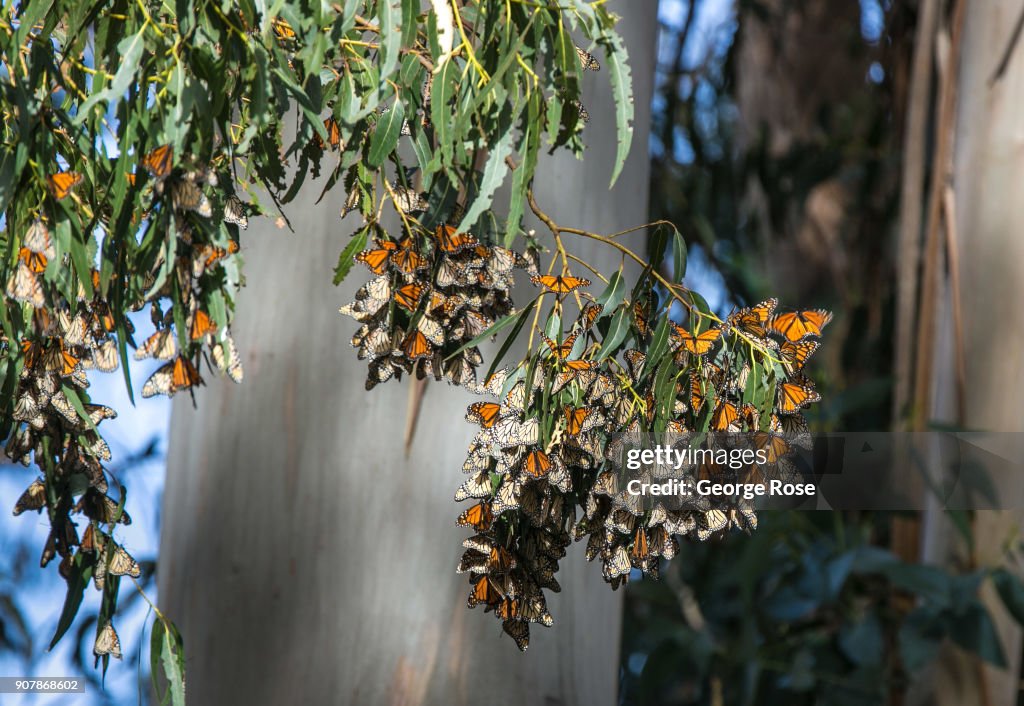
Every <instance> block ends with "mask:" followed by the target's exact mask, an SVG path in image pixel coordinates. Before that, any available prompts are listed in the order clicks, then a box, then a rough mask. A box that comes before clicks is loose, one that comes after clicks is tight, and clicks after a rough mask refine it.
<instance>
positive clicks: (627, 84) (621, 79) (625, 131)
mask: <svg viewBox="0 0 1024 706" xmlns="http://www.w3.org/2000/svg"><path fill="white" fill-rule="evenodd" d="M601 42H602V44H603V45H604V48H605V57H606V59H607V64H608V74H609V77H610V80H611V84H612V96H613V97H614V98H615V129H616V132H617V136H618V147H617V148H616V151H615V167H614V168H613V169H612V180H611V186H614V185H615V182H616V180H617V179H618V178H619V174H620V173H622V168H623V167H624V166H625V165H626V157H628V156H629V148H630V146H631V145H632V143H633V117H634V113H633V80H632V78H631V76H630V72H629V63H628V56H627V54H626V45H625V44H624V43H623V41H622V37H620V36H619V35H618V34H616V33H615V32H611V31H609V32H606V33H604V34H603V35H602V37H601Z"/></svg>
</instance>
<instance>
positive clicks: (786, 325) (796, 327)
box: [769, 309, 832, 342]
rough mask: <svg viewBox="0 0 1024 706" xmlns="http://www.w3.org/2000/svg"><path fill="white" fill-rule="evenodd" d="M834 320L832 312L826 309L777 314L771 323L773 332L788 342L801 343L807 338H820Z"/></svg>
mask: <svg viewBox="0 0 1024 706" xmlns="http://www.w3.org/2000/svg"><path fill="white" fill-rule="evenodd" d="M831 320H832V312H831V311H825V310H824V309H813V310H810V311H793V312H789V313H786V314H776V315H775V316H773V317H772V319H771V321H770V322H769V326H770V328H771V330H772V331H774V332H775V333H778V334H779V335H781V336H784V337H785V338H786V340H788V341H793V342H796V341H799V340H801V339H802V338H805V337H806V336H820V335H821V331H822V329H824V328H825V326H826V325H827V324H828V322H829V321H831Z"/></svg>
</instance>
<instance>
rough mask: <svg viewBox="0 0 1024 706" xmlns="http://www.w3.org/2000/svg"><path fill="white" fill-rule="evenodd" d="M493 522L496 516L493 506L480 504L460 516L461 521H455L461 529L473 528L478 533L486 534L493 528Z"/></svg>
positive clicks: (485, 503)
mask: <svg viewBox="0 0 1024 706" xmlns="http://www.w3.org/2000/svg"><path fill="white" fill-rule="evenodd" d="M493 521H494V514H493V513H492V512H491V504H490V503H488V502H479V503H477V504H476V505H474V506H473V507H471V508H469V509H468V510H466V511H465V512H464V513H462V514H461V515H459V519H457V520H455V524H457V525H459V526H460V527H467V526H468V527H472V528H473V529H475V530H476V531H477V532H486V531H487V530H489V529H490V528H491V522H493Z"/></svg>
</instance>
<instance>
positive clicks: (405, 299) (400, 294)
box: [395, 282, 423, 311]
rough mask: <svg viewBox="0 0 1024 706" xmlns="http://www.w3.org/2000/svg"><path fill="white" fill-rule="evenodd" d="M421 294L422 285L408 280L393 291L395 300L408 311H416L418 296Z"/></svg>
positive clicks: (418, 301)
mask: <svg viewBox="0 0 1024 706" xmlns="http://www.w3.org/2000/svg"><path fill="white" fill-rule="evenodd" d="M422 294H423V285H422V284H417V283H416V282H410V283H409V284H406V285H402V286H401V287H399V289H398V291H396V292H395V302H396V303H397V304H398V305H399V306H400V307H403V308H405V309H408V310H409V311H416V306H417V305H418V304H419V303H420V296H422Z"/></svg>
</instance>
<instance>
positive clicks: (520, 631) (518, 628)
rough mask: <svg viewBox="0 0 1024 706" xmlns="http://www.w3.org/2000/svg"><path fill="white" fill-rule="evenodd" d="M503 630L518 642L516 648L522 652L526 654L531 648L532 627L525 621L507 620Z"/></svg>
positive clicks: (502, 626)
mask: <svg viewBox="0 0 1024 706" xmlns="http://www.w3.org/2000/svg"><path fill="white" fill-rule="evenodd" d="M501 629H502V630H504V631H505V633H506V634H507V635H508V636H509V637H511V638H512V639H513V640H515V641H516V647H518V648H519V651H520V652H526V648H527V647H529V646H530V625H529V623H527V622H526V621H525V620H506V621H505V622H503V623H502V624H501Z"/></svg>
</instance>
